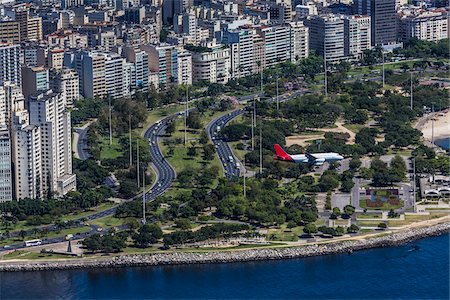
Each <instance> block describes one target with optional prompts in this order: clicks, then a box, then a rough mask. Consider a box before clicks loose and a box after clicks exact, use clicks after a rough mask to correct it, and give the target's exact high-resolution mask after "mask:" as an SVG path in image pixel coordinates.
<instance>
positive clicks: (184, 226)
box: [175, 219, 191, 230]
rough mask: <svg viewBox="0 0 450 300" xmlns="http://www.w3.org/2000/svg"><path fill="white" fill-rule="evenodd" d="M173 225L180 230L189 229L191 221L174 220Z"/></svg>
mask: <svg viewBox="0 0 450 300" xmlns="http://www.w3.org/2000/svg"><path fill="white" fill-rule="evenodd" d="M175 225H176V226H177V227H178V228H180V229H181V230H188V229H191V221H189V219H176V220H175Z"/></svg>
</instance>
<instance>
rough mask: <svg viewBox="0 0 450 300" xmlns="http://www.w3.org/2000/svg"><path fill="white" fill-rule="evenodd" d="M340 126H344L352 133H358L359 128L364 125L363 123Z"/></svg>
mask: <svg viewBox="0 0 450 300" xmlns="http://www.w3.org/2000/svg"><path fill="white" fill-rule="evenodd" d="M342 126H344V127H345V128H347V129H348V130H350V131H352V132H354V133H358V132H359V131H360V130H361V129H363V128H364V127H365V126H364V125H363V124H344V125H342Z"/></svg>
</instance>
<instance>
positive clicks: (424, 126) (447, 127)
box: [414, 108, 450, 143]
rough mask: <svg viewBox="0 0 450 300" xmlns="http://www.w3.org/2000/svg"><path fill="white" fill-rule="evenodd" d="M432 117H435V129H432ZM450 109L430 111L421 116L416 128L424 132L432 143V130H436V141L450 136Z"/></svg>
mask: <svg viewBox="0 0 450 300" xmlns="http://www.w3.org/2000/svg"><path fill="white" fill-rule="evenodd" d="M432 119H434V129H432V126H431V125H432ZM449 120H450V109H448V108H447V109H445V110H442V111H440V112H435V113H430V114H427V115H424V116H423V117H422V118H420V119H419V120H418V121H417V122H416V124H415V126H414V127H415V128H416V129H417V130H420V131H421V132H422V135H423V138H424V140H425V141H427V142H429V143H431V141H432V132H433V131H434V141H435V143H436V141H437V140H442V139H447V138H450V122H449Z"/></svg>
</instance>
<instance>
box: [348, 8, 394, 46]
mask: <svg viewBox="0 0 450 300" xmlns="http://www.w3.org/2000/svg"><path fill="white" fill-rule="evenodd" d="M353 12H354V13H355V14H359V15H368V16H370V19H371V40H372V45H381V44H383V45H384V44H393V43H395V42H396V41H397V22H396V21H397V17H396V13H397V11H396V0H354V1H353Z"/></svg>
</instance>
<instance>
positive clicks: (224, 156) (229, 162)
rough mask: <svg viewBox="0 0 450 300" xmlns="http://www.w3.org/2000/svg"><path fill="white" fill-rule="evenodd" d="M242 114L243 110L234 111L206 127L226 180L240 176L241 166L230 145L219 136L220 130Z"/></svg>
mask: <svg viewBox="0 0 450 300" xmlns="http://www.w3.org/2000/svg"><path fill="white" fill-rule="evenodd" d="M243 112H244V110H243V109H237V110H234V111H232V112H230V113H228V114H225V115H222V116H220V117H218V118H217V119H214V120H212V121H211V122H210V123H209V124H208V126H207V127H206V132H207V133H208V136H209V138H210V140H211V141H212V143H213V145H214V147H215V148H216V152H217V155H218V156H219V159H220V163H221V164H222V167H223V170H224V174H225V177H226V178H227V179H232V178H233V177H234V176H236V177H239V176H240V173H241V171H240V167H241V164H240V162H239V160H238V159H237V157H236V156H235V155H234V154H233V151H232V150H231V148H230V145H229V144H228V143H227V142H226V141H225V140H224V139H223V137H222V136H221V134H220V130H221V129H223V127H225V126H226V125H227V124H228V123H230V122H231V121H232V120H233V119H234V118H236V117H237V116H239V115H241V114H242V113H243Z"/></svg>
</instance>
